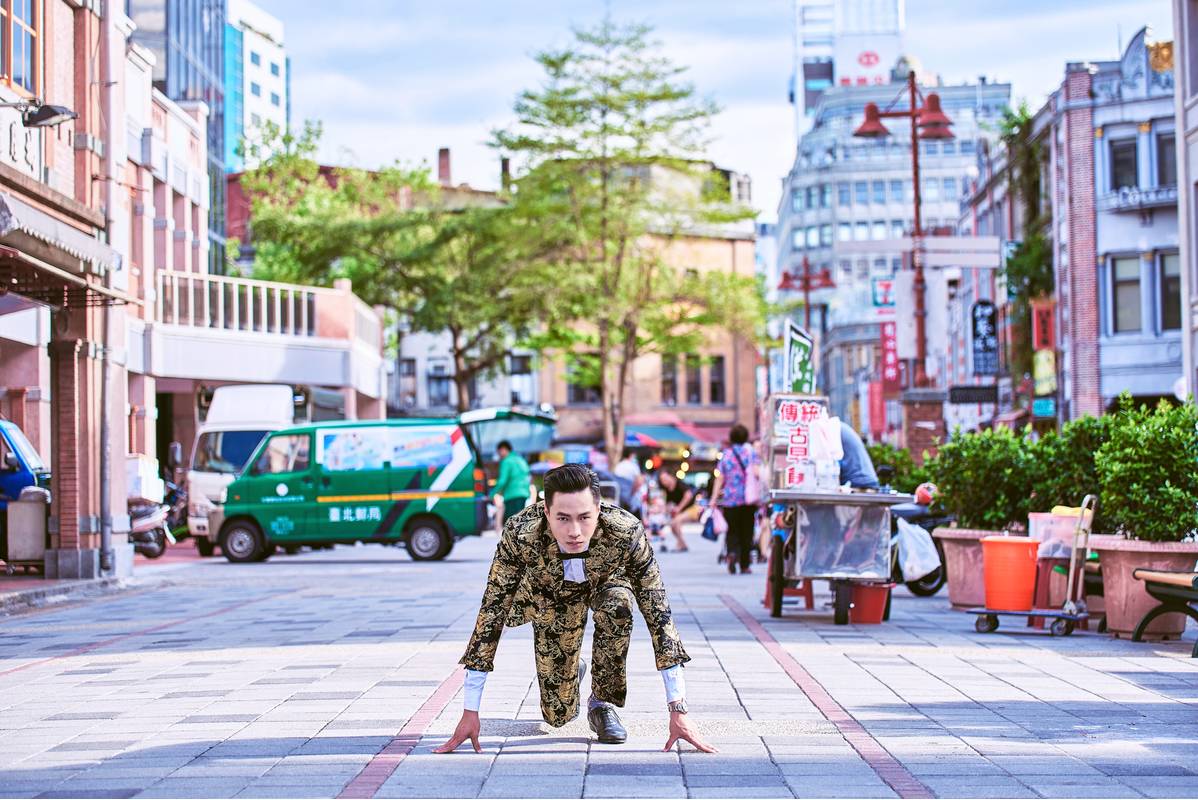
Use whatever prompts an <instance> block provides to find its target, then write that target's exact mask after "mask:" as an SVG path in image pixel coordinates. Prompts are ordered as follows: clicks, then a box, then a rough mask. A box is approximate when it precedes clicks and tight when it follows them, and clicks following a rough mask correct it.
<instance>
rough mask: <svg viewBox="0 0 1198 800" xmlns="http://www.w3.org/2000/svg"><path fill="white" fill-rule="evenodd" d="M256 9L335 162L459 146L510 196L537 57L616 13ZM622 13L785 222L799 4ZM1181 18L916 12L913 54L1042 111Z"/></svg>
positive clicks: (1030, 6)
mask: <svg viewBox="0 0 1198 800" xmlns="http://www.w3.org/2000/svg"><path fill="white" fill-rule="evenodd" d="M259 3H260V4H261V5H263V6H264V7H266V8H267V10H269V11H271V12H272V13H274V14H276V15H277V16H279V17H280V18H281V19H282V20H283V22H284V24H285V25H286V28H287V40H288V46H289V50H290V54H291V57H292V66H293V69H294V74H293V81H292V88H293V92H294V97H293V119H294V120H295V121H297V122H298V121H299V120H302V119H305V118H318V119H321V120H323V122H324V127H325V144H324V150H323V152H322V155H323V157H325V158H327V159H329V160H334V161H337V162H339V163H344V162H345V161H346V160H347V158H348V156H347V155H346V153H347V152H352V154H353V158H352V160H353V161H354V162H355V163H358V164H360V165H362V166H373V165H377V164H383V163H391V162H394V161H396V160H402V161H404V162H407V163H413V162H418V161H421V160H426V161H428V162H429V163H430V164H432V163H435V160H436V152H437V148H438V147H444V146H448V147H450V148H451V149H452V151H453V162H454V164H453V172H454V180H455V182H463V181H465V182H469V183H471V184H472V185H477V186H479V187H480V188H494V187H495V186H496V185H497V184H498V165H497V156H496V154H495V153H494V152H493V151H491V149H490V148H488V147H487V146H486V141H487V139H488V138H489V135H490V131H491V129H492V128H494V127H497V126H502V125H504V124H507V123H508V122H509V121H510V119H511V105H512V101H513V100H514V99H515V96H516V94H517V93H518V92H519V91H520V90H521V89H523V88H526V87H529V86H535V85H536V84H537V83H538V82H539V81H540V78H541V71H540V67H539V66H538V65H537V64H535V63H534V61H533V60H532V57H531V55H532V53H534V52H535V51H537V50H541V49H546V48H551V47H555V46H561V45H563V44H566V43H568V41H569V39H570V27H571V25H572V24H577V23H581V24H591V23H593V22H595V21H596V20H597V19H598V18H599V16H600V15H601V14H602V12H603V7H602V5H601V4H599V3H597V2H594V1H593V0H559V1H558V2H555V3H543V2H538V0H505V2H503V3H494V2H478V0H475V2H462V1H461V0H458V2H455V3H451V4H448V7H446V6H444V5H443V6H435V5H433V4H427V3H416V2H410V1H405V2H396V1H394V0H355V7H356V11H355V13H354V14H352V15H351V14H348V13H346V6H345V4H341V5H337V4H333V5H327V4H310V3H293V2H290V0H259ZM611 8H612V13H613V14H614V15H615V16H616V17H617V19H620V20H647V21H649V22H650V23H651V24H655V25H656V28H657V29H656V31H655V35H656V37H657V38H659V39H660V40H661V41H662V42H663V44H664V46H665V52H666V54H667V55H668V56H669V57H671V58H672V59H673V60H674V61H675V62H676V63H679V64H683V65H688V66H689V67H691V69H690V71H689V73H688V74H687V78H688V79H689V80H691V81H692V82H693V83H694V84H695V87H696V89H697V90H698V92H699V94H700V95H702V96H708V95H711V96H713V97H714V99H715V100H716V101H717V102H718V103H719V104H720V105H721V106H722V107H723V109H724V110H723V111H722V113H721V114H720V115H719V116H718V117H717V118H716V120H714V123H713V126H712V131H711V132H712V135H713V141H712V144H711V147H710V151H709V155H710V156H711V158H712V160H713V161H715V162H716V163H718V164H720V166H722V167H726V168H728V169H733V170H736V171H739V172H747V173H749V174H750V175H751V176H752V178H753V188H754V192H753V193H754V200H755V203H754V204H755V205H756V206H757V207H758V208H759V209H760V210H761V212H762V214H761V218H762V219H765V220H769V219H773V218H775V216H776V211H777V202H778V195H779V190H780V180H781V177H782V176H783V175H785V174H786V172H787V171H788V170H789V168H790V165H791V161H792V159H793V154H794V148H795V142H794V140H793V117H792V109H791V106H790V105H789V104H788V103H787V101H786V86H787V81H788V78H789V74H790V69H791V50H790V48H791V25H792V17H791V14H792V10H791V9H792V4H791V2H790V0H752V2H750V3H727V2H723V0H649V2H645V0H611ZM1170 15H1171V3H1170V0H1134V1H1133V0H1114V1H1113V2H1098V0H1090V1H1089V2H1081V0H1056V1H1055V2H1042V0H1003V1H1002V2H1000V3H996V4H988V5H984V6H983V5H980V4H977V3H950V2H947V0H907V20H908V25H907V31H906V39H907V49H908V51H909V52H911V53H913V54H915V55H916V56H917V57H919V58H920V59H921V60H922V62H923V63H924V65H925V66H926V67H927V68H928V69H930V70H931V71H933V72H937V73H939V74H941V75H942V76H943V77H944V78H945V79H946V81H948V82H952V83H960V82H962V81H973V80H976V77H977V76H978V75H987V76H989V77H991V78H992V79H995V80H1001V81H1010V82H1012V83H1013V84H1014V86H1013V95H1014V97H1016V98H1018V97H1027V98H1028V99H1029V101H1030V102H1032V103H1033V104H1035V103H1038V102H1040V101H1041V100H1042V99H1043V96H1044V94H1045V93H1047V92H1048V91H1051V90H1052V89H1053V88H1055V86H1056V85H1057V84H1059V82H1060V80H1061V79H1062V77H1063V75H1064V67H1065V62H1066V61H1069V60H1084V59H1109V58H1114V57H1115V50H1116V46H1115V45H1116V26H1117V25H1118V26H1120V27H1121V28H1122V37H1123V41H1124V43H1126V41H1127V40H1128V39H1130V37H1131V36H1132V35H1133V34H1134V33H1135V31H1136V30H1137V29H1138V27H1139V26H1140V25H1141V24H1145V23H1148V24H1151V25H1153V27H1154V30H1155V32H1156V33H1157V35H1158V36H1161V37H1167V36H1168V35H1169V31H1170V28H1171V18H1170Z"/></svg>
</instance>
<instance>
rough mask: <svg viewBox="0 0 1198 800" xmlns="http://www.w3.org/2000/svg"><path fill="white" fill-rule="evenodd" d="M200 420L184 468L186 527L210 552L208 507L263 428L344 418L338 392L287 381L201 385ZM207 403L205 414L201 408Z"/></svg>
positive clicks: (198, 546)
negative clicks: (282, 382) (185, 475)
mask: <svg viewBox="0 0 1198 800" xmlns="http://www.w3.org/2000/svg"><path fill="white" fill-rule="evenodd" d="M199 405H200V409H201V414H202V417H201V420H200V424H199V428H198V429H197V430H196V439H195V444H194V445H193V446H192V449H191V466H190V467H189V469H188V470H187V531H188V533H189V534H190V535H191V537H192V538H193V539H195V542H196V549H198V550H199V551H200V554H201V555H204V556H210V555H212V552H213V548H214V546H213V544H212V543H211V541H210V540H209V538H208V512H209V511H211V510H212V507H213V504H214V503H215V502H216V501H218V500H219V499H220V497H221V494H222V493H223V492H224V490H225V487H226V486H228V485H229V484H230V483H232V482H233V479H234V478H235V477H236V476H237V474H238V473H239V472H241V469H242V467H244V466H245V463H246V461H247V460H249V457H250V456H251V455H252V454H253V452H254V450H255V449H256V448H257V447H258V444H259V442H261V441H262V440H263V439H264V438H265V437H266V435H267V434H269V433H271V432H272V431H277V430H279V429H281V428H287V427H290V426H291V425H294V424H296V423H304V422H315V421H320V420H326V419H344V418H345V401H344V398H343V397H342V396H341V393H340V392H337V391H335V390H330V389H318V388H315V387H306V386H291V385H286V384H238V385H231V386H218V387H216V388H215V389H212V390H201V394H200V403H199ZM205 409H206V414H205V413H204V411H205Z"/></svg>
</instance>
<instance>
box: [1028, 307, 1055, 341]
mask: <svg viewBox="0 0 1198 800" xmlns="http://www.w3.org/2000/svg"><path fill="white" fill-rule="evenodd" d="M1056 346H1057V331H1056V312H1055V308H1054V306H1053V302H1052V301H1051V300H1040V301H1038V302H1034V303H1032V350H1052V349H1054V348H1056Z"/></svg>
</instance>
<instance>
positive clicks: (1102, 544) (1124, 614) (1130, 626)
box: [1090, 534, 1198, 639]
mask: <svg viewBox="0 0 1198 800" xmlns="http://www.w3.org/2000/svg"><path fill="white" fill-rule="evenodd" d="M1090 549H1092V550H1094V551H1096V552H1097V553H1098V561H1099V564H1101V565H1102V590H1103V595H1104V596H1105V599H1106V626H1107V631H1108V632H1110V633H1113V634H1114V635H1116V636H1118V637H1121V638H1130V637H1131V634H1132V632H1133V631H1134V630H1135V629H1136V625H1137V624H1138V623H1139V621H1140V620H1141V619H1143V617H1144V615H1145V614H1147V613H1148V612H1149V611H1150V610H1151V609H1152V608H1154V607H1156V605H1157V601H1156V600H1153V599H1152V597H1150V596H1149V594H1148V592H1146V591H1144V582H1143V581H1139V580H1136V579H1135V578H1133V577H1132V572H1133V571H1134V570H1135V569H1136V568H1138V567H1146V568H1148V569H1161V570H1174V571H1183V570H1192V569H1194V562H1195V560H1196V559H1198V542H1140V541H1136V540H1135V539H1125V538H1123V537H1122V536H1109V535H1105V534H1094V535H1092V536H1091V537H1090ZM1185 627H1186V618H1185V616H1184V615H1182V614H1165V615H1164V616H1162V617H1158V618H1157V619H1156V620H1155V621H1154V622H1153V623H1152V624H1151V625H1149V626H1148V630H1147V631H1145V633H1144V638H1146V639H1176V638H1177V637H1179V636H1181V634H1182V632H1183V631H1184V630H1185Z"/></svg>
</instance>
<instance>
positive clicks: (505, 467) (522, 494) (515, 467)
mask: <svg viewBox="0 0 1198 800" xmlns="http://www.w3.org/2000/svg"><path fill="white" fill-rule="evenodd" d="M495 450H496V452H498V453H499V477H497V478H496V479H495V488H494V489H492V490H491V496H492V497H493V498H495V500H496V501H497V502H496V505H498V504H499V503H503V518H502V519H500V520H499V521H498V522H497V524H496V526H495V527H496V528H499V529H502V527H503V522H504V520H506V519H508V518H509V517H511V516H512V515H513V514H516V513H518V512H519V511H520V510H521V509H523V508H524V507H525V506H526V505H528V490H529V472H528V462H527V461H525V460H524V456H522V455H520V454H519V453H517V452H514V451H513V450H512V443H511V442H509V441H508V440H507V439H504V440H503V441H502V442H500V443H499V445H498V446H497V447H496V448H495Z"/></svg>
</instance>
